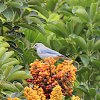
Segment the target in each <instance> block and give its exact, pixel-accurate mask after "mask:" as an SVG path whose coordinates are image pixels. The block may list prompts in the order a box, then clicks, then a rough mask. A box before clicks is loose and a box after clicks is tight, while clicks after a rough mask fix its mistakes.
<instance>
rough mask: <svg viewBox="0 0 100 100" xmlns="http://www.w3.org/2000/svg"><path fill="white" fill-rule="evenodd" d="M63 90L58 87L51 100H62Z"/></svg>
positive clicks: (54, 90)
mask: <svg viewBox="0 0 100 100" xmlns="http://www.w3.org/2000/svg"><path fill="white" fill-rule="evenodd" d="M62 96H63V94H62V88H61V87H60V86H59V85H56V86H55V87H54V88H53V90H52V92H51V95H50V99H49V100H62Z"/></svg>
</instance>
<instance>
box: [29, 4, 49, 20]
mask: <svg viewBox="0 0 100 100" xmlns="http://www.w3.org/2000/svg"><path fill="white" fill-rule="evenodd" d="M29 7H30V8H32V9H35V10H37V11H38V12H40V13H41V14H42V15H44V16H45V17H46V18H49V13H48V11H47V10H46V9H44V8H43V7H39V6H37V5H34V6H33V5H29Z"/></svg>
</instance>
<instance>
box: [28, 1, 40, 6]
mask: <svg viewBox="0 0 100 100" xmlns="http://www.w3.org/2000/svg"><path fill="white" fill-rule="evenodd" d="M28 4H29V5H38V6H41V3H40V2H39V1H36V0H31V1H29V2H28Z"/></svg>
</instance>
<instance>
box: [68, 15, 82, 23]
mask: <svg viewBox="0 0 100 100" xmlns="http://www.w3.org/2000/svg"><path fill="white" fill-rule="evenodd" d="M70 19H71V20H73V21H74V22H78V23H83V22H82V21H81V19H80V18H79V17H76V16H71V17H70Z"/></svg>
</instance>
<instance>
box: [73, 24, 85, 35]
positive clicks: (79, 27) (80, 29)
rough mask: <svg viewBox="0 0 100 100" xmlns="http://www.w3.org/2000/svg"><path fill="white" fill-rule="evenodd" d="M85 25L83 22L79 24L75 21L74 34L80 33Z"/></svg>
mask: <svg viewBox="0 0 100 100" xmlns="http://www.w3.org/2000/svg"><path fill="white" fill-rule="evenodd" d="M84 27H85V24H80V23H77V24H76V25H75V27H74V31H75V32H74V34H76V35H79V34H81V31H82V30H83V28H84Z"/></svg>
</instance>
